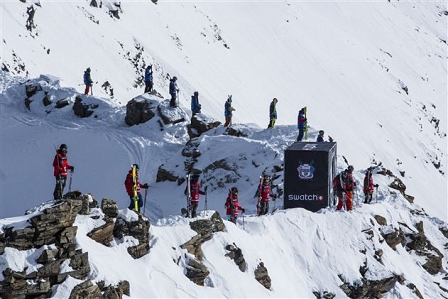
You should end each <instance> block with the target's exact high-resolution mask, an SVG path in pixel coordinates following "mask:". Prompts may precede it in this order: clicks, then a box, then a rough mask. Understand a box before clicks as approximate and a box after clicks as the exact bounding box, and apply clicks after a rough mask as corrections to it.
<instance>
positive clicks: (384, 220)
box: [373, 215, 387, 226]
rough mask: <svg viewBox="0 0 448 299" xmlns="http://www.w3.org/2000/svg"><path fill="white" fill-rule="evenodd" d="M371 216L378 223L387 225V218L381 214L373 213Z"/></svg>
mask: <svg viewBox="0 0 448 299" xmlns="http://www.w3.org/2000/svg"><path fill="white" fill-rule="evenodd" d="M373 218H375V220H376V222H378V224H379V225H382V226H386V225H387V220H386V218H384V217H383V216H380V215H375V216H373Z"/></svg>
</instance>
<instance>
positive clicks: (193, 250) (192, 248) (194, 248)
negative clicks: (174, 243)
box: [180, 234, 202, 261]
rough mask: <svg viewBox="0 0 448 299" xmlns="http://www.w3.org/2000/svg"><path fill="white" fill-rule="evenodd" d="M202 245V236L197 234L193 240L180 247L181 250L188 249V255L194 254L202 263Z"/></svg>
mask: <svg viewBox="0 0 448 299" xmlns="http://www.w3.org/2000/svg"><path fill="white" fill-rule="evenodd" d="M201 244H202V236H201V235H200V234H197V235H196V236H194V237H193V238H191V239H190V240H189V241H187V242H185V243H184V244H182V245H180V248H182V249H186V250H187V252H188V253H190V254H193V255H194V256H195V257H196V259H198V260H199V261H201V260H202V247H201Z"/></svg>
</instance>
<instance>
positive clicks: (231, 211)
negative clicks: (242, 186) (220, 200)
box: [225, 187, 246, 223]
mask: <svg viewBox="0 0 448 299" xmlns="http://www.w3.org/2000/svg"><path fill="white" fill-rule="evenodd" d="M225 207H226V209H227V210H226V215H227V220H229V221H232V222H233V223H236V219H237V218H238V211H241V212H243V213H244V212H245V211H246V210H245V209H244V208H243V207H241V206H240V205H239V203H238V189H237V188H236V187H232V188H231V189H230V190H229V195H228V196H227V200H226V203H225Z"/></svg>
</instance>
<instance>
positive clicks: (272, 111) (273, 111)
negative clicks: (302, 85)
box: [268, 98, 278, 129]
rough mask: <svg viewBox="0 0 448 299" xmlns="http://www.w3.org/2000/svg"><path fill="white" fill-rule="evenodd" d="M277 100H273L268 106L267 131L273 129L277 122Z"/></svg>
mask: <svg viewBox="0 0 448 299" xmlns="http://www.w3.org/2000/svg"><path fill="white" fill-rule="evenodd" d="M277 102H278V100H277V98H274V99H273V100H272V102H271V105H270V106H269V125H268V129H273V128H274V126H275V121H276V120H277Z"/></svg>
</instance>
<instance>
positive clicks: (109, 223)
mask: <svg viewBox="0 0 448 299" xmlns="http://www.w3.org/2000/svg"><path fill="white" fill-rule="evenodd" d="M105 220H106V223H105V224H103V225H101V226H100V227H97V228H95V229H93V230H92V231H91V232H89V233H88V234H87V236H89V237H90V238H92V239H93V240H95V241H96V242H98V243H101V244H103V245H105V246H108V247H109V246H110V243H111V242H112V241H113V240H114V236H113V231H114V227H115V222H114V221H113V220H111V219H109V218H105Z"/></svg>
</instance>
